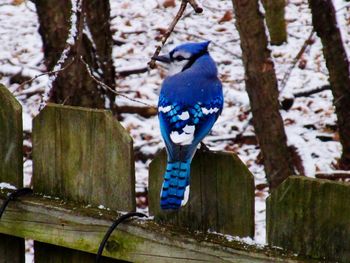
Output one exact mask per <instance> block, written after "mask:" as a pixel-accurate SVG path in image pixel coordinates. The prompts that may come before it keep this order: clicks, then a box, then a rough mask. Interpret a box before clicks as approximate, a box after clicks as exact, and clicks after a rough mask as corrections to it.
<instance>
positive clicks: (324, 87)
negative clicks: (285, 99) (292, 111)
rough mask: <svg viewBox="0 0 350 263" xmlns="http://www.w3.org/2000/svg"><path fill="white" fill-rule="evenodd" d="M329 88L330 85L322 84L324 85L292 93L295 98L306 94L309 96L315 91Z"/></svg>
mask: <svg viewBox="0 0 350 263" xmlns="http://www.w3.org/2000/svg"><path fill="white" fill-rule="evenodd" d="M330 89H331V86H330V85H324V86H321V87H317V88H315V89H312V90H306V91H300V92H296V93H294V94H293V95H294V97H295V98H300V97H307V96H310V95H312V94H316V93H319V92H322V91H324V90H330Z"/></svg>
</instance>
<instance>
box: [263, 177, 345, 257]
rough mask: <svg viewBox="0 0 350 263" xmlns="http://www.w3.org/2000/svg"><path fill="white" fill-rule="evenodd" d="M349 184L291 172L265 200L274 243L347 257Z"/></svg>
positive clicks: (321, 254) (269, 233)
mask: <svg viewBox="0 0 350 263" xmlns="http://www.w3.org/2000/svg"><path fill="white" fill-rule="evenodd" d="M349 197H350V185H348V184H345V183H339V182H333V181H328V180H321V179H311V178H307V177H298V176H292V177H289V178H288V179H287V180H286V181H285V182H284V183H283V184H281V185H280V186H279V187H278V188H277V189H276V190H275V191H273V192H272V193H271V196H270V197H269V198H268V200H267V239H268V242H269V244H271V245H273V246H279V247H283V248H285V249H288V250H291V251H294V252H296V253H298V254H301V255H306V256H310V257H313V258H317V259H326V260H329V261H332V260H334V261H339V262H349V261H350V217H349V215H350V205H349V204H348V199H349Z"/></svg>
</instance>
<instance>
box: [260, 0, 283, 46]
mask: <svg viewBox="0 0 350 263" xmlns="http://www.w3.org/2000/svg"><path fill="white" fill-rule="evenodd" d="M262 3H263V5H264V8H265V19H266V25H267V28H268V29H269V32H270V40H271V44H272V45H281V44H283V43H284V42H287V29H286V21H285V19H284V8H285V5H286V1H285V0H262Z"/></svg>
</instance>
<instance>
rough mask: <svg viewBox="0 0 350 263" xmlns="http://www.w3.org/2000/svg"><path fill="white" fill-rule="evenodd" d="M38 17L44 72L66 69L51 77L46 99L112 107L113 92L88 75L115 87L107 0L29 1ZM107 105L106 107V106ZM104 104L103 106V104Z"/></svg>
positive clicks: (73, 103) (77, 104)
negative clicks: (46, 69) (32, 3)
mask: <svg viewBox="0 0 350 263" xmlns="http://www.w3.org/2000/svg"><path fill="white" fill-rule="evenodd" d="M33 2H34V3H35V5H36V9H37V13H38V16H39V22H40V28H39V32H40V34H41V36H42V39H43V44H44V55H45V63H46V66H47V68H48V70H57V69H59V68H63V67H66V68H67V69H66V70H62V71H60V72H59V73H57V76H56V77H52V79H53V80H52V82H53V83H52V88H51V91H50V94H49V97H50V98H49V100H50V101H52V102H56V103H64V104H68V105H76V106H85V107H95V108H105V107H106V106H107V108H112V109H113V107H114V96H115V95H114V94H113V92H111V91H109V90H106V89H104V87H102V86H101V85H99V84H98V83H97V82H96V81H94V80H93V79H92V78H91V77H90V76H89V72H88V70H87V68H86V64H84V62H86V63H87V64H88V65H89V67H90V69H91V71H92V72H93V74H94V76H96V78H98V79H100V80H102V81H103V82H104V83H105V84H107V85H108V86H110V87H115V69H114V66H113V60H112V46H113V39H112V33H111V30H110V21H109V20H110V6H109V1H107V0H51V1H46V0H33ZM108 103H109V105H108ZM106 104H107V105H106Z"/></svg>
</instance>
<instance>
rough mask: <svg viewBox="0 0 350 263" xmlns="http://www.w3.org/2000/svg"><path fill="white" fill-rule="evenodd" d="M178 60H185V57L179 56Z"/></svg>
mask: <svg viewBox="0 0 350 263" xmlns="http://www.w3.org/2000/svg"><path fill="white" fill-rule="evenodd" d="M175 60H176V61H182V60H185V58H184V57H183V56H177V57H176V58H175Z"/></svg>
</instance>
